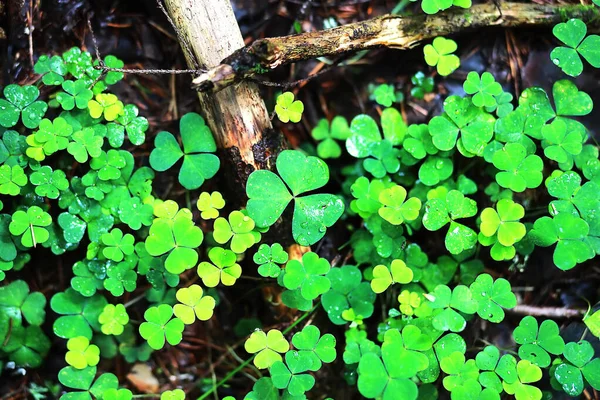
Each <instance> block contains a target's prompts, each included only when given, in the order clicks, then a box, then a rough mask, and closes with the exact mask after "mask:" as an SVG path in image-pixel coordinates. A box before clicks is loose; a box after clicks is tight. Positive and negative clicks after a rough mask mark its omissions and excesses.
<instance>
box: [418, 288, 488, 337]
mask: <svg viewBox="0 0 600 400" xmlns="http://www.w3.org/2000/svg"><path fill="white" fill-rule="evenodd" d="M425 298H427V300H429V302H430V304H429V306H430V307H431V308H432V309H434V310H438V309H439V310H441V311H440V312H439V313H437V314H434V315H435V316H434V317H433V320H432V324H433V327H434V328H435V329H437V330H440V331H451V332H460V331H462V330H463V329H465V326H466V325H467V321H466V320H465V318H464V317H463V316H462V315H461V314H459V313H458V311H460V312H462V313H465V314H474V313H475V312H477V310H478V308H479V305H478V302H477V301H476V300H475V299H474V298H473V294H472V293H471V290H470V289H469V288H468V287H466V286H464V285H458V286H456V287H455V288H454V289H452V290H451V289H450V288H449V287H448V286H446V285H438V286H437V287H436V288H435V290H434V291H433V292H432V293H430V294H426V295H425Z"/></svg>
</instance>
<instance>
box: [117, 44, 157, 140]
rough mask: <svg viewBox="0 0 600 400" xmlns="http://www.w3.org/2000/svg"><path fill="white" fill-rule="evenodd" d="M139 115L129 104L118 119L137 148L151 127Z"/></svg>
mask: <svg viewBox="0 0 600 400" xmlns="http://www.w3.org/2000/svg"><path fill="white" fill-rule="evenodd" d="M109 57H110V56H109ZM108 74H111V72H109V73H108ZM138 113H139V110H138V108H137V107H136V106H135V105H133V104H127V105H126V106H125V108H123V114H122V115H121V116H119V118H117V122H118V123H120V124H121V125H123V126H124V127H125V131H126V132H127V137H128V138H129V141H130V142H131V143H132V144H134V145H136V146H140V145H141V144H143V143H144V141H145V140H146V131H147V130H148V127H149V124H148V120H147V119H146V118H144V117H138Z"/></svg>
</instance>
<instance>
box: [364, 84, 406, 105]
mask: <svg viewBox="0 0 600 400" xmlns="http://www.w3.org/2000/svg"><path fill="white" fill-rule="evenodd" d="M371 97H372V98H373V100H375V102H377V104H379V105H382V106H384V107H391V105H392V104H393V103H396V102H397V103H400V102H401V101H402V99H403V97H404V96H403V95H402V92H399V93H398V94H396V88H394V85H388V84H387V83H383V84H381V85H377V87H376V88H375V90H374V91H373V95H372V96H371Z"/></svg>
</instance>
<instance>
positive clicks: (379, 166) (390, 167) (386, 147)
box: [363, 139, 400, 178]
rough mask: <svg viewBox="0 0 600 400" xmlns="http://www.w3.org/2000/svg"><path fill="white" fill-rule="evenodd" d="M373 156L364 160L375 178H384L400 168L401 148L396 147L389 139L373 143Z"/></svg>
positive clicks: (370, 152)
mask: <svg viewBox="0 0 600 400" xmlns="http://www.w3.org/2000/svg"><path fill="white" fill-rule="evenodd" d="M369 155H370V156H371V157H369V158H367V159H365V160H364V161H363V167H364V168H365V170H366V171H368V172H370V173H371V175H373V176H374V177H375V178H383V177H384V176H385V175H387V174H395V173H396V172H398V170H399V169H400V161H399V160H398V157H399V155H400V150H398V149H396V148H394V147H393V146H392V143H391V142H390V141H389V140H386V139H384V140H382V141H380V142H375V143H371V145H370V146H369Z"/></svg>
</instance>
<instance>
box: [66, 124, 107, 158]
mask: <svg viewBox="0 0 600 400" xmlns="http://www.w3.org/2000/svg"><path fill="white" fill-rule="evenodd" d="M71 138H72V139H73V141H72V142H70V143H69V144H68V146H67V152H69V154H71V155H72V156H73V157H74V158H75V160H76V161H77V162H79V163H85V162H87V160H88V155H89V157H92V158H95V157H99V156H100V155H101V154H102V145H103V144H104V138H103V137H102V136H99V135H97V134H96V131H95V130H94V128H91V127H88V128H83V130H80V131H77V132H75V133H74V134H73V135H72V137H71Z"/></svg>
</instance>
